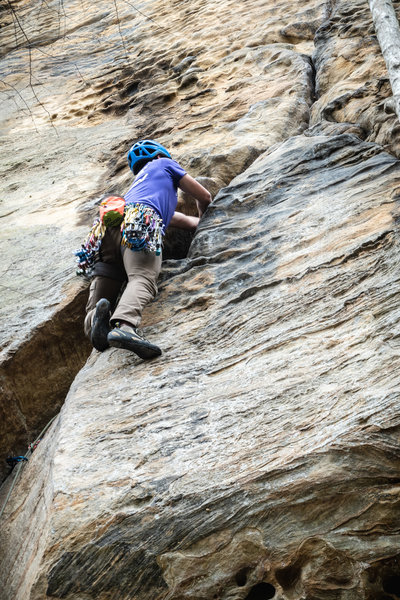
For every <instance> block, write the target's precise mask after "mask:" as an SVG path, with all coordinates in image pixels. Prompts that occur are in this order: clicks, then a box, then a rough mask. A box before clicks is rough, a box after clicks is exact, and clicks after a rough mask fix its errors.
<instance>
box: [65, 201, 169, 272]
mask: <svg viewBox="0 0 400 600" xmlns="http://www.w3.org/2000/svg"><path fill="white" fill-rule="evenodd" d="M105 232H106V226H105V224H104V223H102V221H101V219H96V220H95V222H94V223H93V225H92V228H91V230H90V232H89V235H88V236H87V238H86V240H85V241H84V243H83V244H82V246H81V247H80V249H79V250H76V251H75V253H74V254H75V256H76V262H77V263H78V268H77V271H76V274H77V275H84V276H85V277H92V276H93V271H94V263H95V258H96V254H97V253H98V252H99V250H100V246H101V240H102V238H103V236H104V234H105ZM121 233H122V240H121V243H122V244H123V245H124V246H127V247H128V248H130V249H131V250H134V251H139V250H143V251H144V252H155V253H156V255H157V256H159V255H160V254H161V248H162V238H163V235H164V226H163V222H162V219H161V217H160V216H159V215H158V214H157V213H156V211H155V210H153V209H152V208H150V206H146V205H145V204H129V205H128V206H127V207H126V208H125V217H124V220H123V223H122V225H121Z"/></svg>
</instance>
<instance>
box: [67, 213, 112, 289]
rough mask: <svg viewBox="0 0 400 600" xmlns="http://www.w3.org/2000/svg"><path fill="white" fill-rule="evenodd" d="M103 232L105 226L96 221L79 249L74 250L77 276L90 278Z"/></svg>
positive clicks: (98, 220)
mask: <svg viewBox="0 0 400 600" xmlns="http://www.w3.org/2000/svg"><path fill="white" fill-rule="evenodd" d="M105 231H106V227H105V225H103V224H102V223H101V221H100V219H96V220H95V222H94V223H93V225H92V229H91V230H90V231H89V235H88V236H87V238H86V240H85V241H84V243H83V244H82V246H81V247H80V249H79V250H76V252H75V253H74V254H75V256H76V262H77V263H78V268H77V271H76V274H77V275H85V276H86V277H91V276H92V275H93V268H94V262H95V256H96V253H97V252H98V251H99V249H100V245H101V240H102V237H103V236H104V233H105Z"/></svg>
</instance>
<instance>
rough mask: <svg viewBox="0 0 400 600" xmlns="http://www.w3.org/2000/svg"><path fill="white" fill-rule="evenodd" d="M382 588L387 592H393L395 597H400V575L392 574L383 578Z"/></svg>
mask: <svg viewBox="0 0 400 600" xmlns="http://www.w3.org/2000/svg"><path fill="white" fill-rule="evenodd" d="M383 589H384V590H385V592H387V593H388V594H393V595H394V596H396V597H397V598H400V576H399V575H393V576H392V577H387V578H386V579H384V580H383Z"/></svg>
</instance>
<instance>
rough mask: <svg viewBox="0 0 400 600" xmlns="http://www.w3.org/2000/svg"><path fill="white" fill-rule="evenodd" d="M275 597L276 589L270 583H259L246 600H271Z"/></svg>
mask: <svg viewBox="0 0 400 600" xmlns="http://www.w3.org/2000/svg"><path fill="white" fill-rule="evenodd" d="M274 596H275V588H274V586H273V585H271V584H270V583H265V582H262V583H257V585H255V586H253V587H252V588H251V590H250V593H249V594H248V595H247V596H246V599H245V600H269V599H270V598H273V597H274Z"/></svg>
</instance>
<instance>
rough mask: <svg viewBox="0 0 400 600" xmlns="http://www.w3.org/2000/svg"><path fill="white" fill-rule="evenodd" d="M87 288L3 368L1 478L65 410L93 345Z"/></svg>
mask: <svg viewBox="0 0 400 600" xmlns="http://www.w3.org/2000/svg"><path fill="white" fill-rule="evenodd" d="M86 300H87V289H86V287H85V286H83V287H82V289H81V290H80V291H79V292H78V293H77V294H76V295H75V296H74V297H73V298H72V300H70V301H68V302H66V303H64V304H63V305H61V306H60V308H59V310H58V312H56V313H55V314H54V315H53V317H52V318H51V320H50V321H47V322H45V323H43V324H42V325H40V326H39V327H37V328H36V329H35V330H34V331H33V332H32V335H31V337H30V339H29V340H27V341H26V342H25V343H21V345H20V347H19V348H18V350H17V351H16V352H15V353H13V354H12V356H10V357H9V358H8V359H6V360H5V361H4V362H3V363H2V365H1V366H0V383H1V388H2V396H3V400H4V401H3V402H2V403H1V405H0V423H1V425H0V431H1V438H2V445H1V449H0V478H2V477H3V476H4V475H5V474H7V472H8V466H7V463H6V458H7V456H18V455H24V454H25V453H26V451H27V448H28V444H30V443H31V442H33V441H34V439H35V438H36V437H37V435H38V434H39V433H40V432H41V431H42V429H43V428H44V427H45V425H46V424H47V423H48V422H49V421H50V419H51V418H52V417H53V416H54V415H56V414H57V412H58V411H59V410H60V408H61V406H62V404H63V402H64V399H65V396H66V394H67V393H68V390H69V388H70V386H71V383H72V381H73V380H74V378H75V376H76V374H77V373H78V372H79V371H80V369H81V368H82V367H83V365H84V363H85V361H86V360H87V357H88V356H89V353H90V352H91V349H92V348H91V345H90V343H89V341H88V340H87V339H86V338H85V336H84V334H83V315H84V307H85V303H86Z"/></svg>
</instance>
